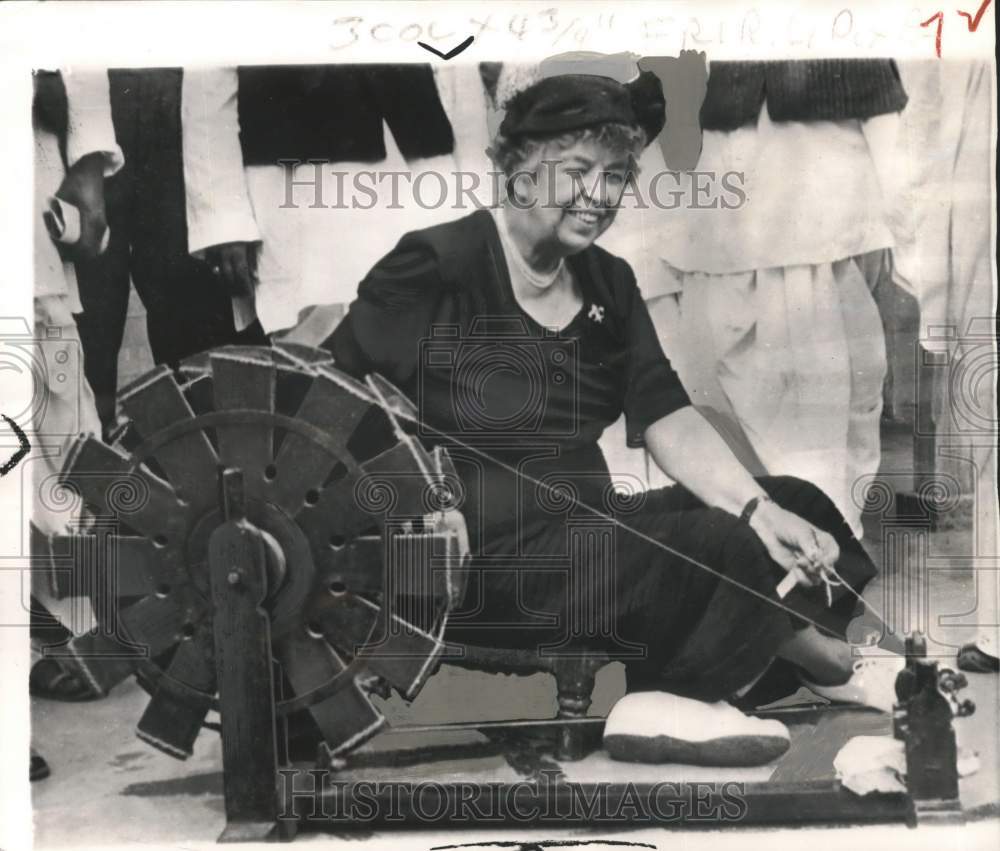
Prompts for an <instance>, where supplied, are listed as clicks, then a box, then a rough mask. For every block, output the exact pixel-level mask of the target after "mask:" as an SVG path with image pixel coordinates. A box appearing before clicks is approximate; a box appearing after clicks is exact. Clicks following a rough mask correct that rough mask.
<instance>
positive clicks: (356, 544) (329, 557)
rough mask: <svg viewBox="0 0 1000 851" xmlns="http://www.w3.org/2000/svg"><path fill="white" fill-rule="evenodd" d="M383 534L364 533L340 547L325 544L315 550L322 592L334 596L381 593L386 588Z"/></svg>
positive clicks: (320, 590) (320, 591)
mask: <svg viewBox="0 0 1000 851" xmlns="http://www.w3.org/2000/svg"><path fill="white" fill-rule="evenodd" d="M384 549H385V548H384V545H383V543H382V538H381V537H378V536H365V537H362V538H357V539H355V540H354V541H353V542H352V543H350V544H348V545H345V546H341V547H339V548H336V549H334V548H332V547H329V546H327V547H324V548H322V549H321V550H319V551H318V552H317V551H316V550H314V553H316V569H317V572H318V574H319V592H318V593H320V594H323V593H327V594H332V595H333V596H335V597H336V596H338V595H340V594H344V593H348V592H350V593H351V594H366V595H372V594H378V593H381V591H382V590H383V588H385V584H386V583H385V571H384V569H383V567H382V563H383V562H382V553H383V551H384Z"/></svg>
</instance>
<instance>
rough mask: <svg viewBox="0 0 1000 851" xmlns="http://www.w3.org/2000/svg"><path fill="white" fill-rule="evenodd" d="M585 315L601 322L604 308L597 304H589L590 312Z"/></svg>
mask: <svg viewBox="0 0 1000 851" xmlns="http://www.w3.org/2000/svg"><path fill="white" fill-rule="evenodd" d="M587 316H588V317H589V318H590V319H593V320H594V321H595V322H603V321H604V308H603V307H601V306H600V305H598V304H592V305H590V313H588V314H587Z"/></svg>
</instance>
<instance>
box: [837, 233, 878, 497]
mask: <svg viewBox="0 0 1000 851" xmlns="http://www.w3.org/2000/svg"><path fill="white" fill-rule="evenodd" d="M890 262H891V260H890V255H889V251H888V250H887V249H883V250H880V251H872V252H869V253H868V254H865V255H862V256H860V257H856V258H854V260H853V261H842V262H841V263H837V264H835V275H836V277H837V281H838V283H839V285H840V297H841V306H842V310H843V314H844V326H845V329H846V332H847V347H848V352H849V355H850V361H851V396H850V406H849V409H848V422H847V489H848V494H849V495H850V500H851V502H852V503H853V507H854V508H856V509H857V510H858V511H859V512H860V511H861V510H862V508H863V506H864V504H865V491H866V489H867V486H868V485H869V484H870V483H871V481H872V480H873V479H874V477H875V474H876V473H878V469H879V465H880V464H881V461H882V438H881V432H880V427H881V420H882V405H883V402H884V395H883V392H882V391H883V386H884V384H885V379H886V374H887V372H888V359H887V356H886V346H885V329H884V326H883V324H882V317H881V314H880V313H879V309H878V305H877V304H876V303H875V299H874V297H873V296H872V292H873V291H874V290H875V288H876V287H878V286H879V285H880V283H883V282H888V280H889V276H890V271H889V264H890Z"/></svg>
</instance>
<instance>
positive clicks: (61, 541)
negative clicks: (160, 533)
mask: <svg viewBox="0 0 1000 851" xmlns="http://www.w3.org/2000/svg"><path fill="white" fill-rule="evenodd" d="M52 554H53V556H52V557H53V562H54V564H55V570H54V571H53V573H52V580H53V581H52V588H53V591H54V592H55V594H56V596H57V597H60V598H61V597H69V596H73V597H90V598H95V597H97V598H99V599H116V598H118V597H144V596H146V595H147V594H152V593H153V591H155V590H156V588H157V586H158V585H159V584H160V583H162V582H165V581H167V578H168V573H169V571H168V570H167V569H166V568H165V566H164V564H163V559H162V558H161V550H160V549H159V548H158V547H156V546H154V544H153V543H152V542H151V541H149V540H147V539H146V538H137V537H135V536H131V535H116V534H113V533H111V532H109V531H108V530H107V529H105V528H102V527H100V526H97V527H95V528H94V529H93V530H92V532H91V533H90V534H86V535H57V536H55V537H54V538H52ZM63 565H65V567H63Z"/></svg>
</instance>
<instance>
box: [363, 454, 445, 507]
mask: <svg viewBox="0 0 1000 851" xmlns="http://www.w3.org/2000/svg"><path fill="white" fill-rule="evenodd" d="M418 451H421V452H422V451H423V450H418ZM428 457H429V456H428ZM361 471H362V475H361V479H360V481H359V482H358V485H357V487H356V488H355V493H356V494H357V500H358V503H359V505H360V507H361V508H362V509H364V510H366V511H369V512H370V513H371V514H373V515H376V516H382V517H383V518H384V517H385V516H386V515H389V516H396V517H410V518H416V517H422V516H423V515H424V514H427V513H428V512H429V511H430V510H431V500H430V498H429V497H430V490H429V489H430V487H431V486H432V480H431V479H430V478H429V477H428V475H427V474H426V472H425V470H424V469H422V468H421V465H420V463H419V462H418V460H417V458H415V457H414V454H413V451H411V448H410V447H408V446H407V445H406V444H404V443H399V444H397V445H396V446H393V447H392V448H391V449H387V450H386V451H385V452H383V453H381V454H380V455H376V456H375V457H374V458H371V459H370V460H368V461H365V462H364V463H363V464H361Z"/></svg>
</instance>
